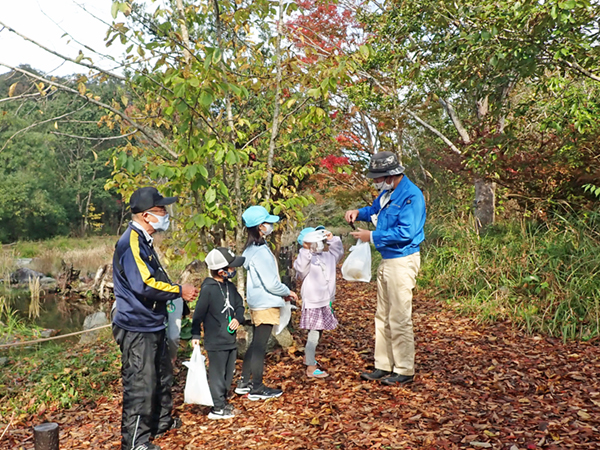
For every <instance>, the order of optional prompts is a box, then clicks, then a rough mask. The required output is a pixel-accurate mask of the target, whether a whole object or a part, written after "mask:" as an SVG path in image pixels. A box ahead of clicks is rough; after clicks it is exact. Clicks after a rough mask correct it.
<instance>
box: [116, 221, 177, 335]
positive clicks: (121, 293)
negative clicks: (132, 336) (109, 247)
mask: <svg viewBox="0 0 600 450" xmlns="http://www.w3.org/2000/svg"><path fill="white" fill-rule="evenodd" d="M113 283H114V292H115V298H116V300H117V311H116V313H115V316H114V318H113V323H115V324H116V325H117V326H119V327H120V328H123V329H124V330H127V331H136V332H149V333H150V332H155V331H160V330H163V329H164V328H165V326H166V325H165V323H166V321H167V302H168V301H169V300H174V299H176V298H179V297H181V286H179V285H178V284H173V283H171V280H170V279H169V276H168V275H167V273H166V272H165V271H164V269H163V268H162V266H161V264H160V262H159V260H158V256H157V255H156V252H155V251H154V249H153V248H152V246H151V245H150V243H149V242H148V241H147V240H146V237H145V236H144V234H143V233H142V232H141V231H138V230H137V229H136V228H134V227H133V226H132V225H131V224H129V226H128V227H127V230H126V231H125V233H123V235H122V236H121V238H120V239H119V241H118V242H117V246H116V248H115V254H114V256H113Z"/></svg>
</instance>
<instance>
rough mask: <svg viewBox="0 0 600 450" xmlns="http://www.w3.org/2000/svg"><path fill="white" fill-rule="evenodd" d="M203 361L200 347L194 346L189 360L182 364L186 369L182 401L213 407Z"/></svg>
mask: <svg viewBox="0 0 600 450" xmlns="http://www.w3.org/2000/svg"><path fill="white" fill-rule="evenodd" d="M205 359H206V358H204V355H203V354H202V352H201V351H200V346H199V345H196V346H194V351H192V357H191V358H190V360H189V361H185V362H184V363H183V364H184V365H185V366H187V368H188V374H187V378H186V380H185V389H184V391H183V401H184V402H185V403H194V404H197V405H206V406H214V404H213V399H212V396H211V395H210V388H209V387H208V379H207V378H206V366H205V365H204V360H205Z"/></svg>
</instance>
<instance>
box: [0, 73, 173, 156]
mask: <svg viewBox="0 0 600 450" xmlns="http://www.w3.org/2000/svg"><path fill="white" fill-rule="evenodd" d="M0 66H4V67H7V68H9V69H11V70H15V71H17V72H20V73H22V74H24V75H27V76H29V77H31V78H35V79H36V80H40V81H43V82H45V83H48V84H51V85H52V86H56V87H57V88H59V89H62V90H64V91H66V92H70V93H71V94H75V95H76V96H78V97H80V98H83V99H85V100H86V101H88V102H90V103H92V104H94V105H97V106H100V107H101V108H104V109H106V110H108V111H110V112H112V113H113V114H115V115H117V116H119V117H121V118H122V119H123V120H125V121H126V122H128V123H129V124H131V126H133V127H134V128H136V129H137V130H138V131H139V132H140V133H142V134H143V135H144V136H146V138H148V140H149V141H150V142H152V143H153V144H155V145H156V146H158V147H160V148H162V149H163V150H165V151H166V152H167V153H168V154H169V155H171V156H172V157H173V158H174V159H177V158H178V157H179V155H177V153H175V152H174V151H173V150H171V148H169V146H168V145H167V144H166V143H165V142H164V140H163V139H162V138H161V137H160V136H157V135H156V133H155V132H154V131H153V130H152V129H150V128H148V127H147V126H145V125H142V124H140V123H137V122H136V121H135V120H134V119H133V118H132V117H130V116H128V115H127V114H125V113H124V112H123V111H119V110H118V109H116V108H113V107H112V106H110V105H107V104H106V103H103V102H101V101H98V100H96V99H94V98H92V97H88V96H87V95H83V94H81V93H80V92H79V91H78V90H77V89H73V88H70V87H69V86H65V85H64V84H61V83H57V82H56V81H52V80H48V79H47V78H44V77H41V76H39V75H36V74H34V73H31V72H29V71H27V70H24V69H21V68H18V67H13V66H11V65H9V64H5V63H3V62H0Z"/></svg>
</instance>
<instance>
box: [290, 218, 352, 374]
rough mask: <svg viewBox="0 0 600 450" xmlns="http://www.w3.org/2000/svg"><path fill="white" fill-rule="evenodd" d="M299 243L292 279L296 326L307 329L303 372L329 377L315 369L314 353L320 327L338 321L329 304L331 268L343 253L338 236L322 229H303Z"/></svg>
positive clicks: (332, 284) (332, 293)
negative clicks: (296, 284) (298, 308)
mask: <svg viewBox="0 0 600 450" xmlns="http://www.w3.org/2000/svg"><path fill="white" fill-rule="evenodd" d="M298 243H299V244H300V245H302V248H301V249H300V251H299V253H298V257H297V258H296V260H295V261H294V269H295V270H296V278H298V279H299V280H302V289H301V291H300V292H301V295H302V316H301V318H300V328H303V329H305V330H309V331H308V339H307V341H306V347H305V351H304V354H305V361H304V364H306V366H307V367H306V375H307V376H308V377H311V378H325V377H327V376H329V375H328V374H327V372H324V371H322V370H320V369H318V368H317V361H316V359H315V352H316V348H317V345H318V344H319V339H320V338H321V333H322V331H323V330H333V329H335V328H336V327H337V324H338V321H337V319H336V318H335V315H334V314H333V309H332V307H331V304H332V302H333V300H334V298H335V271H336V266H337V263H338V262H339V261H340V259H341V258H342V256H343V254H344V247H343V245H342V241H341V239H340V238H339V237H337V236H334V235H333V234H332V233H331V232H329V231H327V230H325V229H324V227H323V226H318V227H317V228H312V227H311V228H305V229H304V230H302V231H301V232H300V235H299V236H298Z"/></svg>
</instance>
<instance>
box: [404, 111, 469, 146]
mask: <svg viewBox="0 0 600 450" xmlns="http://www.w3.org/2000/svg"><path fill="white" fill-rule="evenodd" d="M405 111H406V112H407V113H408V114H410V116H411V117H412V118H413V119H415V120H416V121H417V122H419V123H420V124H421V125H423V126H424V127H425V128H427V129H428V130H429V131H431V132H432V133H433V134H435V135H436V136H438V137H439V138H440V139H441V140H442V141H444V142H445V143H446V145H447V146H448V147H450V149H451V150H452V151H453V152H454V153H456V154H457V155H461V156H462V153H461V152H460V150H459V149H458V147H456V145H454V144H453V143H452V141H451V140H450V139H448V138H447V137H446V136H444V135H443V133H442V132H440V131H438V130H437V129H436V128H434V127H432V126H431V125H429V124H428V123H427V122H425V121H424V120H423V119H421V118H420V117H419V116H417V115H416V114H415V113H414V112H412V111H411V110H410V109H405Z"/></svg>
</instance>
